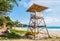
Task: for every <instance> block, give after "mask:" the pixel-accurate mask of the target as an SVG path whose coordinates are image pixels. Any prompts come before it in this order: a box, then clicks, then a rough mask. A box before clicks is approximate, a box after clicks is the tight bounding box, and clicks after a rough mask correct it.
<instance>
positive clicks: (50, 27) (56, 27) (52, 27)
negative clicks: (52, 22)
mask: <svg viewBox="0 0 60 41" xmlns="http://www.w3.org/2000/svg"><path fill="white" fill-rule="evenodd" d="M47 28H48V29H60V26H48V27H47Z"/></svg>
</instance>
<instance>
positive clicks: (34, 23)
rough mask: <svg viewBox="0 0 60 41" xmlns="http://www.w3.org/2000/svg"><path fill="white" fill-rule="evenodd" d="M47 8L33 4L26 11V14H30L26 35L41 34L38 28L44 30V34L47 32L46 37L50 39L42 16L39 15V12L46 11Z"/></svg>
mask: <svg viewBox="0 0 60 41" xmlns="http://www.w3.org/2000/svg"><path fill="white" fill-rule="evenodd" d="M46 9H47V7H45V6H40V5H37V4H33V5H32V6H31V7H30V8H29V9H28V10H27V12H31V13H32V14H31V17H30V22H29V28H28V34H29V35H32V36H34V39H35V36H36V35H37V34H39V33H40V34H41V32H40V29H39V28H45V30H46V32H47V36H48V37H50V35H49V32H48V30H47V27H46V24H45V21H44V18H43V15H42V14H40V12H42V11H43V10H46Z"/></svg>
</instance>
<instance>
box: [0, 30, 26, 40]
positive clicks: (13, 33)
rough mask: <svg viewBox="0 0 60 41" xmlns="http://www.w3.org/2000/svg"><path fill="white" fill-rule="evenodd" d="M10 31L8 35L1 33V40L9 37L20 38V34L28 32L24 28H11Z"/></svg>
mask: <svg viewBox="0 0 60 41" xmlns="http://www.w3.org/2000/svg"><path fill="white" fill-rule="evenodd" d="M9 30H10V33H6V35H0V40H7V39H20V35H22V34H26V32H27V31H23V30H15V29H9Z"/></svg>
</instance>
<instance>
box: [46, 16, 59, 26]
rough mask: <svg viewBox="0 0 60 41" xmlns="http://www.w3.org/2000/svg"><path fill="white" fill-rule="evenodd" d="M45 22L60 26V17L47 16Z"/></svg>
mask: <svg viewBox="0 0 60 41" xmlns="http://www.w3.org/2000/svg"><path fill="white" fill-rule="evenodd" d="M45 22H46V24H47V25H53V26H60V19H59V18H56V17H46V18H45Z"/></svg>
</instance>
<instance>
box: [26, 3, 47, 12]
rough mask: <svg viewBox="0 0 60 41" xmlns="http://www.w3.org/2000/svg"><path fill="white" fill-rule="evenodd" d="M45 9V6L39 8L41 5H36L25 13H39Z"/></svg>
mask: <svg viewBox="0 0 60 41" xmlns="http://www.w3.org/2000/svg"><path fill="white" fill-rule="evenodd" d="M45 9H47V7H45V6H41V5H37V4H33V5H32V6H31V7H30V8H29V9H28V10H27V12H41V11H43V10H45Z"/></svg>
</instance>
